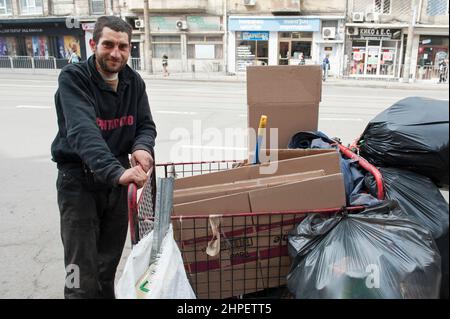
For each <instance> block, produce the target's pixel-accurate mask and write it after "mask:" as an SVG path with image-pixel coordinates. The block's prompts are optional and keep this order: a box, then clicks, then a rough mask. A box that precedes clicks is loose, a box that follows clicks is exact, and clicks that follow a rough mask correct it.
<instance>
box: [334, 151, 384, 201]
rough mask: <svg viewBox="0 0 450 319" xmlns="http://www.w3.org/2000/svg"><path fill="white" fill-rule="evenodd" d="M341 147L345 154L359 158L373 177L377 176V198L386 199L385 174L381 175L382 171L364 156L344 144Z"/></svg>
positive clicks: (360, 162)
mask: <svg viewBox="0 0 450 319" xmlns="http://www.w3.org/2000/svg"><path fill="white" fill-rule="evenodd" d="M339 148H340V150H341V152H342V154H344V155H345V156H347V157H348V158H351V159H354V160H357V161H358V162H359V165H360V166H361V167H362V168H364V169H365V170H366V171H368V172H369V173H371V174H372V175H373V177H374V178H375V182H376V184H377V198H378V199H379V200H384V186H383V176H382V175H381V173H380V171H379V170H378V169H377V168H376V167H375V166H373V165H372V164H370V163H369V162H368V161H366V160H365V159H364V158H362V157H361V156H359V155H356V154H355V153H353V152H352V151H351V150H350V149H349V148H347V147H345V146H344V145H342V144H339Z"/></svg>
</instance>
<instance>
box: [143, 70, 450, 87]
mask: <svg viewBox="0 0 450 319" xmlns="http://www.w3.org/2000/svg"><path fill="white" fill-rule="evenodd" d="M139 73H140V74H141V76H142V77H143V78H144V79H146V80H165V81H197V82H235V83H245V82H246V76H245V74H239V75H225V74H224V73H220V72H217V73H171V74H170V75H169V76H167V77H164V76H163V75H162V74H146V73H145V72H143V71H139ZM323 85H324V86H343V87H365V88H381V89H400V90H449V83H448V82H447V83H441V84H438V83H437V79H436V80H434V79H433V80H424V81H416V82H414V83H403V82H400V81H399V80H391V81H386V80H382V79H373V80H371V79H348V78H347V79H344V78H328V79H327V81H325V82H323Z"/></svg>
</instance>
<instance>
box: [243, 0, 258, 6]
mask: <svg viewBox="0 0 450 319" xmlns="http://www.w3.org/2000/svg"><path fill="white" fill-rule="evenodd" d="M254 5H256V0H244V6H254Z"/></svg>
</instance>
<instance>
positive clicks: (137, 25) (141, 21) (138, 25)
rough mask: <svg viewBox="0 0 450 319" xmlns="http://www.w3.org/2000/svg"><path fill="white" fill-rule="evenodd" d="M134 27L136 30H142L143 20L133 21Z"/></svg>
mask: <svg viewBox="0 0 450 319" xmlns="http://www.w3.org/2000/svg"><path fill="white" fill-rule="evenodd" d="M134 26H135V27H136V28H138V29H139V28H143V27H144V20H134Z"/></svg>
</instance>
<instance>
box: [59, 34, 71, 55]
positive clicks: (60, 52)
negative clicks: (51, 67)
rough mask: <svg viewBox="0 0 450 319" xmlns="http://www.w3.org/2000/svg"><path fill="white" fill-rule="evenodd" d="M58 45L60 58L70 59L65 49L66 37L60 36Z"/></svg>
mask: <svg viewBox="0 0 450 319" xmlns="http://www.w3.org/2000/svg"><path fill="white" fill-rule="evenodd" d="M56 45H57V46H58V59H68V58H69V57H68V56H66V53H65V51H64V37H58V39H57V43H56Z"/></svg>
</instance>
